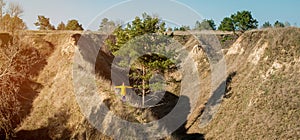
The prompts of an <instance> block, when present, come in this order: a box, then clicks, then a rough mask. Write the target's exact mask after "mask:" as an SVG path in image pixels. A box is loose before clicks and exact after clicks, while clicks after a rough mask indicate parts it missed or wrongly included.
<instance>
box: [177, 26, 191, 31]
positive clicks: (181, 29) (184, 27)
mask: <svg viewBox="0 0 300 140" xmlns="http://www.w3.org/2000/svg"><path fill="white" fill-rule="evenodd" d="M188 30H191V28H190V26H186V25H182V26H181V27H180V28H179V31H188Z"/></svg>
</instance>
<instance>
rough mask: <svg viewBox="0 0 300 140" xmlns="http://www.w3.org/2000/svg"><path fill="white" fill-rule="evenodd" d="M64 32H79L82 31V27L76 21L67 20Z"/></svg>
mask: <svg viewBox="0 0 300 140" xmlns="http://www.w3.org/2000/svg"><path fill="white" fill-rule="evenodd" d="M66 30H74V31H75V30H79V31H82V30H83V27H82V25H81V24H79V22H78V20H75V19H72V20H69V21H68V23H67V26H66Z"/></svg>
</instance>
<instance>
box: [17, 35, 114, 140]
mask: <svg viewBox="0 0 300 140" xmlns="http://www.w3.org/2000/svg"><path fill="white" fill-rule="evenodd" d="M24 34H26V36H25V37H26V41H24V43H27V44H29V45H31V46H33V47H36V48H38V49H40V50H43V49H45V48H44V47H45V45H43V42H48V43H50V44H52V45H53V50H48V53H50V54H51V55H50V56H49V57H47V60H46V61H47V62H46V63H47V64H46V65H45V66H44V67H43V69H42V70H41V71H40V72H39V75H37V76H36V77H35V78H34V79H36V80H35V82H37V83H39V84H40V85H41V86H42V88H41V89H40V90H39V92H38V94H37V95H36V97H35V98H33V100H32V108H31V109H30V110H31V111H30V114H28V116H27V117H26V118H25V119H24V120H23V122H22V123H21V124H20V125H19V127H18V128H17V137H16V139H70V138H75V139H85V138H93V137H94V138H102V137H104V136H102V135H101V134H100V133H98V132H97V131H96V130H95V129H93V128H92V127H91V126H90V125H89V124H88V123H87V122H86V119H85V118H84V116H83V115H82V114H81V112H80V108H79V107H78V105H77V102H76V98H75V95H74V87H73V80H72V79H73V78H72V72H73V71H72V68H73V63H72V62H73V55H74V51H75V46H76V45H75V43H76V41H77V40H78V38H77V37H76V35H77V36H78V35H79V34H78V32H49V33H47V32H26V33H24ZM102 59H103V58H102ZM105 59H108V58H105ZM104 63H106V61H104V62H103V63H102V64H103V65H104V66H106V65H108V64H104ZM105 69H109V68H105Z"/></svg>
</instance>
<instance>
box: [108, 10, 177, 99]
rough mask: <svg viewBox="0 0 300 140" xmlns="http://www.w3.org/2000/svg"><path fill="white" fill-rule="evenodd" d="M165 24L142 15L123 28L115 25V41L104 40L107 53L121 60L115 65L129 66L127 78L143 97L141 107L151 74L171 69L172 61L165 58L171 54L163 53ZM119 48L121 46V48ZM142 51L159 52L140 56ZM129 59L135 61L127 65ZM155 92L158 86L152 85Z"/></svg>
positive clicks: (166, 39) (166, 40) (155, 18)
mask: <svg viewBox="0 0 300 140" xmlns="http://www.w3.org/2000/svg"><path fill="white" fill-rule="evenodd" d="M165 30H166V28H165V23H164V22H162V21H161V20H159V18H158V17H151V16H149V15H147V14H146V13H144V14H143V15H142V18H140V17H136V18H135V19H134V21H132V22H131V23H128V24H127V25H126V26H125V27H124V28H122V27H121V26H119V27H118V28H117V29H116V30H115V31H114V34H115V36H116V41H112V40H107V42H106V43H107V44H108V45H109V46H110V49H111V51H112V52H113V54H114V55H115V56H116V57H121V58H122V60H121V61H120V62H119V65H121V66H130V65H131V67H130V68H131V73H130V75H129V77H130V79H131V81H134V83H133V86H134V87H135V88H136V89H137V90H136V91H137V92H138V93H140V94H141V95H142V97H143V100H142V104H143V105H144V102H145V101H144V97H145V94H148V93H149V92H150V91H149V88H150V86H153V85H155V84H150V83H148V81H149V80H150V78H151V77H152V76H153V75H154V74H155V73H164V72H165V71H166V70H167V69H170V68H172V67H174V63H173V61H172V60H170V59H168V58H166V57H165V56H172V55H174V54H175V53H174V52H173V53H171V52H172V51H171V52H170V51H168V52H167V51H166V50H165V49H163V48H165V46H166V45H168V43H169V42H170V41H168V38H169V37H168V36H164V35H163V33H164V32H165ZM121 46H122V47H121ZM144 52H159V53H158V54H149V53H147V54H145V55H143V56H140V54H144ZM130 60H136V61H134V63H133V64H130V63H129V62H130ZM155 87H157V89H161V84H156V85H155Z"/></svg>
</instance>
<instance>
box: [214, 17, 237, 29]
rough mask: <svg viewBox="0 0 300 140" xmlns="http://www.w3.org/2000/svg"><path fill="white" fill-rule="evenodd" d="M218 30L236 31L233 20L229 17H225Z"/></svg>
mask: <svg viewBox="0 0 300 140" xmlns="http://www.w3.org/2000/svg"><path fill="white" fill-rule="evenodd" d="M218 30H221V31H235V27H234V23H233V20H232V19H231V18H229V17H225V18H224V19H223V20H222V22H221V24H220V26H219V28H218Z"/></svg>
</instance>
